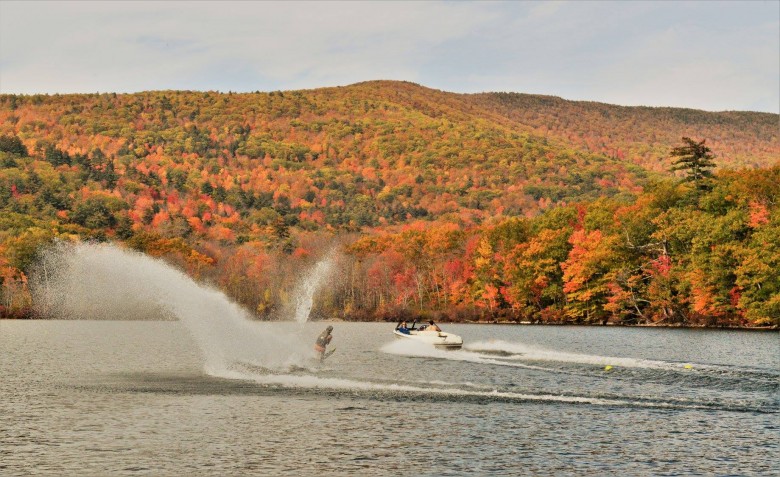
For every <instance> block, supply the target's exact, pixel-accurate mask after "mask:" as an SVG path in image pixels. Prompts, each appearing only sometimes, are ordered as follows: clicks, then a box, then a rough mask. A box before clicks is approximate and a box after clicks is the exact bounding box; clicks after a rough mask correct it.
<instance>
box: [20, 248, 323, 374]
mask: <svg viewBox="0 0 780 477" xmlns="http://www.w3.org/2000/svg"><path fill="white" fill-rule="evenodd" d="M35 294H36V302H37V303H39V304H40V308H41V309H42V311H43V312H44V313H45V314H46V315H47V316H49V317H52V318H59V319H62V318H65V319H161V318H165V319H177V320H179V321H181V322H182V323H183V324H184V325H185V326H186V328H187V329H188V331H189V332H190V333H191V335H192V336H193V338H194V339H195V341H196V342H197V344H198V346H199V347H200V349H201V351H202V354H203V357H204V358H205V368H206V371H207V372H209V373H212V374H222V373H224V372H225V371H226V370H228V369H230V367H231V366H232V365H234V364H235V363H236V362H247V363H251V364H255V365H258V366H262V367H264V368H269V369H286V368H289V367H290V366H306V363H307V362H308V358H309V357H310V356H311V350H310V343H308V340H305V339H304V338H305V337H303V336H301V335H300V333H295V332H294V331H293V330H291V329H289V327H285V325H284V324H282V323H275V324H268V323H258V322H256V321H252V317H251V316H250V315H249V313H247V312H246V311H245V310H244V309H243V308H241V307H240V306H239V305H237V304H235V303H233V302H232V301H230V300H229V299H228V298H227V297H226V296H225V295H224V294H223V293H222V292H220V291H218V290H215V289H213V288H209V287H206V286H203V285H200V284H198V283H195V282H194V281H193V280H192V279H191V278H190V277H188V276H187V275H185V274H184V273H182V272H180V271H179V270H176V269H175V268H173V267H171V266H170V265H168V264H166V263H165V262H163V261H162V260H157V259H154V258H151V257H148V256H146V255H143V254H141V253H137V252H133V251H129V250H126V249H122V248H119V247H117V246H114V245H106V244H75V245H68V244H59V245H57V246H55V247H54V248H52V249H51V250H49V251H47V252H45V253H44V259H43V260H42V262H41V266H40V267H39V273H38V274H37V279H36V286H35ZM172 359H175V357H172Z"/></svg>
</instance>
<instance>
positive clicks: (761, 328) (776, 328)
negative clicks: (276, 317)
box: [310, 318, 780, 331]
mask: <svg viewBox="0 0 780 477" xmlns="http://www.w3.org/2000/svg"><path fill="white" fill-rule="evenodd" d="M408 321H409V320H407V322H408ZM310 322H316V323H395V322H394V321H383V320H355V321H351V320H343V319H340V318H328V319H324V320H316V321H310ZM436 323H437V324H441V325H513V326H582V327H605V328H606V327H616V328H667V329H695V330H737V331H780V326H775V325H772V326H728V325H721V326H708V325H685V324H653V323H643V324H636V325H629V324H621V323H606V324H599V323H543V322H531V321H437V322H436Z"/></svg>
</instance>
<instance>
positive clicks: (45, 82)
mask: <svg viewBox="0 0 780 477" xmlns="http://www.w3.org/2000/svg"><path fill="white" fill-rule="evenodd" d="M716 6H717V8H716ZM778 15H780V7H778V4H776V3H772V2H765V3H749V2H746V3H729V2H718V3H717V5H715V4H712V3H708V2H692V3H685V2H674V3H671V2H670V3H664V2H660V3H659V2H628V3H616V2H573V3H570V2H290V3H280V2H219V3H217V2H9V1H3V2H0V91H2V92H4V93H6V92H16V93H34V92H94V91H117V92H128V91H141V90H149V89H200V90H207V89H212V90H213V89H217V90H222V91H227V90H234V91H253V90H266V91H267V90H276V89H297V88H315V87H320V86H333V85H343V84H349V83H354V82H357V81H364V80H370V79H403V80H409V81H415V82H419V83H422V84H425V85H427V86H431V87H435V88H440V89H446V90H450V91H458V92H475V91H496V90H506V91H519V92H531V93H545V94H555V95H559V96H564V97H567V98H570V99H590V100H600V101H605V102H620V103H622V104H654V105H659V104H666V105H673V106H690V107H697V108H702V109H748V108H750V109H760V110H766V111H775V112H776V111H777V110H778V108H780V105H778V103H779V102H780V99H778V95H779V94H780V93H778V89H780V84H778V83H780V79H779V76H780V73H778V70H779V69H780V66H778V60H777V58H778V57H780V40H779V39H778V35H780V23H779V22H778V20H777V18H778ZM704 68H707V69H708V70H709V72H710V75H709V76H707V77H706V78H700V77H697V72H700V71H704Z"/></svg>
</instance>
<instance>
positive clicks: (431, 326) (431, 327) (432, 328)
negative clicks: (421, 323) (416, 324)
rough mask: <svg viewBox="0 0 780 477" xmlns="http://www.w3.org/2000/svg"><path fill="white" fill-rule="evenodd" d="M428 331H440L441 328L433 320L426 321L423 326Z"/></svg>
mask: <svg viewBox="0 0 780 477" xmlns="http://www.w3.org/2000/svg"><path fill="white" fill-rule="evenodd" d="M425 329H426V330H428V331H441V328H439V325H437V324H436V323H434V322H433V320H429V321H428V326H426V327H425Z"/></svg>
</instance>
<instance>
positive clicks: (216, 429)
mask: <svg viewBox="0 0 780 477" xmlns="http://www.w3.org/2000/svg"><path fill="white" fill-rule="evenodd" d="M249 326H251V327H253V328H256V331H257V333H258V335H259V336H263V337H264V338H267V339H264V340H263V341H262V343H260V344H258V350H257V356H258V359H256V360H253V359H251V358H250V359H246V358H245V357H246V356H247V355H250V356H251V353H249V354H248V353H247V352H243V353H242V354H241V356H242V359H241V360H233V361H231V362H223V363H222V365H221V366H220V367H217V368H213V367H210V365H208V364H207V362H208V361H209V360H208V359H207V358H208V357H207V356H205V355H206V354H208V350H207V351H206V352H204V351H201V349H202V348H201V347H200V346H199V343H198V339H195V338H193V337H191V336H192V333H191V330H190V329H189V328H188V327H187V326H185V324H183V323H181V322H152V321H131V322H128V321H56V320H51V321H50V320H47V321H2V322H0V376H2V383H1V384H0V419H1V420H2V425H0V474H3V475H29V474H35V475H44V474H50V475H75V474H79V475H105V474H110V475H172V474H182V473H191V474H195V475H203V474H213V475H226V474H248V473H256V474H261V475H278V474H288V475H312V474H322V475H347V474H353V475H524V474H525V475H533V474H542V475H550V474H557V475H771V474H775V475H777V473H778V472H779V471H780V467H779V466H778V463H777V459H776V456H777V453H778V435H779V433H780V414H778V412H779V411H780V402H779V401H778V380H780V371H778V370H779V369H780V355H779V354H778V353H779V352H778V334H777V333H750V332H736V331H718V330H669V329H663V330H658V329H631V328H586V327H536V326H501V325H445V329H446V331H452V332H455V333H457V334H460V335H461V336H463V338H464V340H465V342H466V348H464V349H463V350H460V351H439V350H435V349H430V348H426V347H424V346H423V347H419V346H412V345H410V344H408V343H405V342H402V341H394V339H393V337H392V335H391V330H392V325H388V324H377V323H365V324H348V323H334V326H335V330H334V341H333V346H335V347H336V348H337V351H336V352H335V353H334V354H333V356H331V357H330V358H329V359H328V360H327V361H325V362H324V363H322V364H320V363H318V362H317V361H315V360H313V359H310V356H309V355H308V354H307V355H305V356H303V357H300V356H298V358H296V359H293V360H290V359H289V358H288V359H287V361H289V362H288V363H285V362H284V361H281V362H280V361H268V359H267V355H268V350H267V349H266V350H262V349H259V348H260V347H263V346H265V347H268V346H271V345H270V344H269V343H273V342H274V340H273V337H274V336H275V335H278V336H280V337H284V339H283V340H281V341H282V342H283V343H296V342H300V343H306V346H307V347H308V343H312V342H313V341H314V338H315V337H316V335H317V334H318V333H319V332H320V331H321V328H323V327H324V326H325V325H324V324H315V323H308V324H306V325H298V324H293V323H287V324H269V323H251V324H250V325H249ZM275 352H277V353H279V352H278V351H275ZM607 365H610V366H612V369H611V370H610V371H605V369H604V368H605V366H607Z"/></svg>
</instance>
